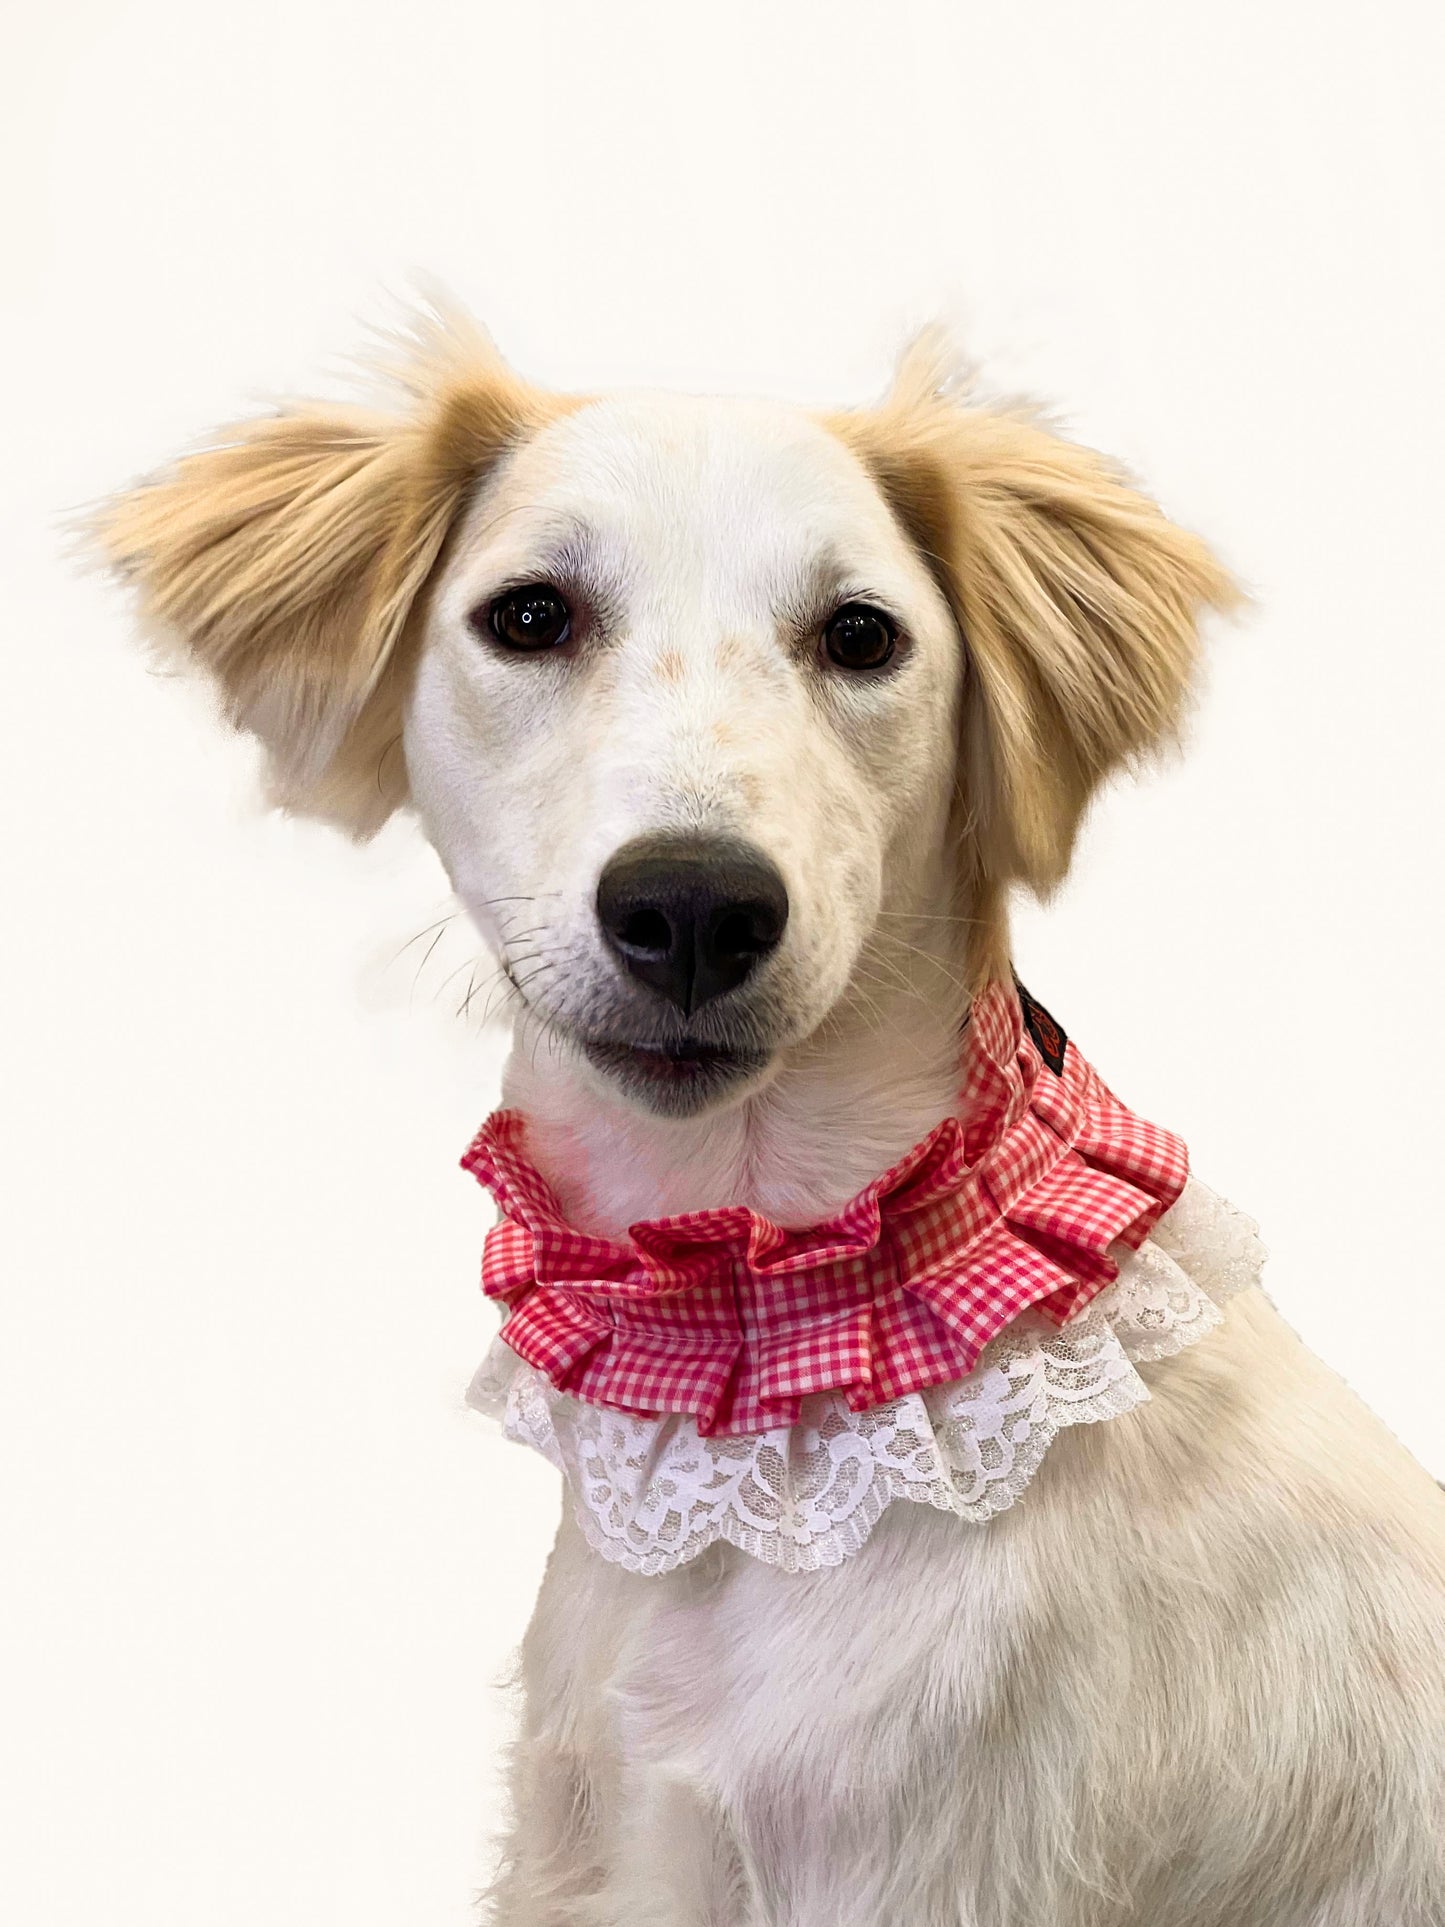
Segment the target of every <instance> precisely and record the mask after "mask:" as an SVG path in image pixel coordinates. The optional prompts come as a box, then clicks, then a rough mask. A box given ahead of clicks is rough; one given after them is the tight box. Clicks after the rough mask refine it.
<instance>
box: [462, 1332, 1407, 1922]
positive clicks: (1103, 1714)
mask: <svg viewBox="0 0 1445 1927" xmlns="http://www.w3.org/2000/svg"><path fill="white" fill-rule="evenodd" d="M1146 1372H1147V1375H1148V1376H1149V1377H1150V1380H1151V1387H1152V1391H1153V1394H1154V1396H1153V1402H1152V1403H1151V1404H1150V1405H1148V1406H1146V1407H1144V1408H1142V1410H1140V1411H1139V1412H1137V1413H1134V1414H1132V1415H1130V1416H1129V1417H1127V1418H1125V1419H1122V1420H1118V1421H1115V1422H1112V1423H1110V1424H1108V1425H1105V1426H1100V1427H1094V1428H1090V1427H1081V1428H1079V1429H1078V1430H1077V1431H1074V1432H1072V1433H1070V1434H1068V1435H1067V1436H1066V1437H1064V1438H1063V1439H1061V1440H1060V1441H1058V1443H1057V1444H1056V1447H1055V1450H1054V1453H1053V1455H1052V1456H1051V1458H1050V1461H1049V1463H1048V1464H1047V1466H1046V1467H1045V1469H1044V1473H1043V1475H1041V1477H1040V1478H1039V1480H1038V1482H1037V1485H1036V1487H1035V1489H1034V1490H1033V1491H1031V1492H1030V1494H1029V1495H1028V1497H1027V1500H1026V1501H1025V1502H1024V1503H1022V1504H1020V1505H1018V1506H1016V1507H1014V1508H1013V1509H1012V1510H1010V1511H1009V1512H1007V1513H1005V1514H1003V1515H1001V1516H1000V1517H999V1518H997V1519H995V1520H993V1521H992V1522H991V1523H990V1524H989V1525H988V1526H987V1527H984V1528H977V1527H971V1526H969V1525H967V1524H962V1523H960V1522H959V1521H957V1520H954V1519H952V1518H949V1517H946V1516H939V1515H936V1514H934V1513H933V1512H931V1511H930V1509H929V1508H927V1507H922V1506H900V1507H895V1508H893V1509H892V1510H891V1511H890V1513H889V1514H887V1515H886V1516H885V1517H884V1518H883V1519H882V1520H881V1521H880V1522H879V1525H878V1527H877V1528H876V1530H875V1532H874V1534H873V1537H872V1538H871V1540H870V1541H869V1542H868V1544H867V1545H866V1546H865V1547H864V1548H863V1549H862V1550H861V1551H860V1552H859V1553H858V1554H857V1555H856V1556H855V1557H854V1558H853V1559H851V1560H848V1561H846V1562H845V1563H844V1564H843V1565H842V1566H840V1567H837V1568H835V1569H831V1570H825V1571H822V1572H819V1573H816V1574H812V1575H807V1576H803V1575H785V1574H780V1573H778V1572H776V1571H775V1570H773V1569H771V1568H768V1567H764V1566H762V1565H760V1564H759V1563H757V1562H756V1561H754V1560H752V1559H749V1558H748V1557H746V1556H745V1555H742V1554H738V1553H735V1552H733V1551H732V1550H731V1549H729V1548H715V1549H714V1551H713V1552H712V1553H711V1554H710V1555H708V1556H706V1557H705V1558H703V1559H701V1560H699V1561H698V1562H696V1564H694V1565H693V1566H691V1567H686V1568H683V1569H682V1570H681V1571H679V1572H677V1573H675V1574H672V1575H670V1576H668V1577H665V1578H644V1577H639V1576H636V1575H632V1574H628V1573H626V1572H622V1571H620V1570H618V1569H617V1568H615V1567H611V1566H608V1565H606V1564H605V1563H604V1562H603V1561H602V1560H601V1559H599V1558H598V1557H597V1556H596V1555H595V1554H594V1553H592V1552H591V1551H589V1550H588V1549H587V1547H586V1546H585V1545H584V1544H583V1542H582V1540H581V1536H580V1534H579V1533H578V1532H577V1531H576V1529H575V1527H572V1526H571V1525H569V1524H564V1526H563V1529H562V1533H561V1536H560V1538H559V1541H558V1544H557V1547H556V1550H555V1552H554V1554H553V1557H552V1561H551V1564H550V1566H549V1570H548V1574H547V1578H546V1582H545V1584H544V1587H543V1592H542V1596H541V1600H540V1602H539V1606H538V1611H537V1615H536V1619H535V1622H534V1624H533V1627H532V1629H531V1631H530V1632H529V1634H528V1637H527V1641H526V1646H525V1650H524V1657H523V1674H524V1682H525V1686H526V1690H527V1714H526V1727H525V1733H524V1737H523V1740H522V1742H521V1745H520V1748H519V1753H518V1759H517V1766H516V1787H515V1792H516V1797H517V1799H518V1802H519V1805H520V1807H521V1810H522V1812H523V1813H524V1815H525V1816H526V1818H525V1824H524V1826H523V1829H522V1830H521V1832H520V1833H519V1835H518V1836H517V1838H516V1839H515V1840H514V1842H513V1846H512V1859H511V1862H510V1865H509V1868H508V1869H507V1871H506V1872H504V1874H503V1876H502V1880H501V1883H500V1885H499V1888H498V1890H497V1895H496V1904H497V1913H496V1918H497V1920H498V1921H500V1922H510V1921H516V1922H522V1921H527V1922H532V1921H537V1922H544V1921H556V1922H559V1923H560V1922H563V1921H570V1920H577V1921H582V1920H587V1921H595V1922H602V1921H607V1922H614V1921H615V1922H617V1923H621V1922H624V1921H626V1922H628V1923H633V1922H655V1923H658V1927H661V1923H663V1922H667V1923H670V1927H693V1923H696V1924H697V1927H702V1924H703V1923H719V1924H720V1923H723V1922H737V1923H749V1924H752V1923H756V1924H757V1927H762V1923H775V1922H776V1923H783V1922H787V1923H789V1924H790V1927H825V1924H826V1927H881V1924H882V1923H885V1922H889V1923H891V1922H900V1923H901V1922H907V1923H909V1927H965V1924H967V1927H1004V1924H1005V1923H1007V1927H1123V1924H1124V1923H1126V1922H1139V1921H1146V1920H1147V1921H1148V1922H1149V1923H1150V1927H1176V1923H1177V1927H1185V1923H1188V1927H1210V1924H1211V1923H1218V1927H1225V1924H1226V1923H1229V1927H1240V1923H1258V1927H1265V1923H1269V1927H1347V1924H1348V1927H1364V1923H1366V1922H1373V1921H1380V1922H1383V1921H1385V1920H1389V1921H1390V1922H1391V1923H1392V1924H1393V1927H1406V1923H1407V1922H1408V1923H1410V1927H1426V1923H1427V1921H1430V1920H1433V1919H1435V1918H1437V1916H1436V1915H1434V1914H1431V1913H1428V1912H1425V1911H1421V1908H1422V1907H1424V1906H1426V1905H1428V1906H1433V1905H1434V1904H1435V1899H1434V1898H1433V1897H1438V1896H1439V1895H1442V1894H1445V1849H1442V1848H1441V1847H1440V1846H1439V1845H1438V1844H1437V1845H1435V1846H1429V1847H1427V1846H1425V1844H1424V1843H1425V1842H1426V1841H1427V1840H1429V1839H1430V1838H1431V1833H1430V1817H1429V1816H1430V1815H1431V1813H1432V1812H1437V1811H1438V1810H1439V1809H1438V1802H1439V1801H1440V1799H1441V1796H1442V1777H1445V1764H1442V1759H1441V1749H1440V1743H1439V1731H1438V1727H1437V1726H1436V1725H1435V1724H1434V1723H1435V1722H1438V1720H1439V1717H1440V1708H1439V1706H1438V1704H1435V1703H1433V1702H1432V1701H1431V1700H1430V1698H1429V1696H1428V1695H1427V1696H1426V1697H1425V1698H1424V1700H1423V1701H1422V1699H1421V1696H1420V1695H1419V1694H1418V1693H1417V1692H1416V1691H1414V1690H1412V1687H1411V1684H1410V1682H1409V1681H1407V1680H1405V1679H1402V1678H1401V1677H1400V1675H1399V1673H1398V1671H1397V1670H1396V1669H1395V1668H1394V1667H1393V1666H1392V1664H1391V1662H1390V1661H1389V1659H1388V1657H1387V1655H1388V1653H1389V1652H1390V1651H1391V1650H1395V1651H1398V1650H1401V1642H1404V1643H1405V1647H1406V1649H1413V1650H1419V1651H1425V1650H1430V1649H1438V1646H1439V1644H1440V1633H1439V1628H1438V1625H1436V1624H1435V1623H1434V1621H1435V1618H1436V1613H1435V1608H1434V1606H1433V1605H1432V1603H1431V1601H1432V1587H1436V1586H1438V1585H1440V1584H1441V1582H1442V1579H1445V1574H1441V1573H1439V1572H1436V1571H1433V1570H1432V1568H1431V1564H1430V1560H1429V1558H1428V1556H1426V1555H1423V1554H1421V1553H1419V1552H1418V1551H1417V1550H1416V1549H1415V1547H1414V1545H1413V1544H1412V1537H1411V1533H1410V1530H1409V1525H1408V1519H1409V1513H1410V1510H1411V1508H1412V1507H1416V1506H1418V1505H1419V1504H1420V1502H1421V1497H1422V1495H1421V1493H1420V1492H1419V1491H1418V1490H1416V1489H1415V1487H1414V1483H1413V1479H1414V1478H1415V1477H1418V1478H1420V1479H1421V1480H1422V1482H1423V1475H1419V1474H1417V1473H1416V1471H1415V1468H1413V1467H1412V1466H1410V1465H1409V1464H1408V1462H1405V1461H1403V1460H1401V1459H1400V1457H1399V1455H1398V1454H1397V1453H1396V1452H1394V1451H1393V1449H1387V1448H1389V1441H1388V1440H1387V1439H1385V1437H1384V1435H1383V1433H1382V1431H1381V1428H1379V1427H1378V1425H1377V1424H1376V1422H1375V1421H1374V1420H1373V1419H1372V1418H1371V1417H1370V1415H1369V1414H1368V1413H1366V1412H1365V1411H1364V1410H1363V1408H1362V1407H1360V1406H1359V1405H1358V1404H1357V1402H1356V1401H1355V1400H1354V1399H1353V1397H1352V1396H1351V1394H1350V1393H1349V1392H1348V1391H1347V1390H1346V1389H1345V1388H1344V1386H1343V1385H1341V1384H1340V1382H1339V1381H1338V1380H1337V1379H1335V1378H1334V1376H1333V1375H1332V1374H1331V1373H1329V1372H1328V1371H1326V1370H1325V1368H1324V1367H1322V1366H1321V1365H1319V1364H1318V1362H1317V1361H1315V1360H1314V1359H1313V1358H1311V1357H1310V1356H1309V1355H1308V1354H1307V1353H1306V1352H1305V1351H1304V1350H1303V1348H1302V1347H1301V1346H1300V1345H1299V1344H1298V1341H1297V1340H1295V1338H1294V1337H1293V1335H1292V1334H1291V1333H1290V1332H1289V1331H1288V1330H1287V1329H1286V1328H1285V1327H1284V1326H1283V1325H1282V1323H1281V1322H1280V1321H1279V1319H1278V1318H1277V1317H1276V1315H1275V1314H1274V1312H1273V1310H1272V1308H1271V1307H1270V1306H1269V1305H1268V1303H1267V1302H1266V1301H1264V1300H1263V1299H1262V1298H1260V1297H1259V1295H1258V1294H1250V1296H1249V1297H1248V1299H1247V1300H1242V1301H1240V1302H1239V1304H1238V1305H1236V1306H1235V1307H1234V1308H1233V1309H1232V1311H1231V1314H1230V1319H1229V1321H1228V1325H1227V1328H1226V1329H1225V1330H1224V1331H1223V1332H1221V1333H1219V1334H1216V1335H1215V1337H1214V1339H1213V1340H1211V1341H1210V1342H1209V1343H1208V1344H1205V1345H1202V1346H1200V1347H1198V1348H1196V1349H1195V1350H1193V1351H1190V1352H1188V1353H1185V1354H1184V1355H1182V1356H1181V1357H1179V1358H1176V1359H1173V1360H1170V1361H1167V1362H1165V1363H1163V1364H1160V1365H1157V1366H1154V1367H1150V1368H1146ZM1206 1416H1207V1417H1208V1419H1209V1425H1210V1430H1209V1433H1208V1437H1209V1445H1208V1447H1207V1449H1205V1448H1203V1447H1202V1446H1201V1439H1203V1438H1204V1437H1205V1436H1206V1434H1205V1431H1204V1428H1203V1423H1202V1421H1203V1420H1204V1418H1205V1417H1206ZM1322 1422H1327V1423H1328V1424H1329V1426H1330V1427H1331V1429H1332V1431H1333V1433H1334V1436H1335V1437H1336V1439H1337V1440H1338V1441H1339V1448H1338V1449H1339V1451H1340V1452H1341V1453H1342V1454H1343V1455H1344V1456H1345V1458H1346V1459H1347V1460H1348V1461H1349V1464H1350V1470H1349V1471H1348V1472H1347V1473H1346V1474H1345V1475H1344V1476H1343V1477H1342V1476H1341V1474H1340V1471H1339V1469H1338V1464H1337V1465H1336V1467H1335V1468H1332V1469H1330V1470H1328V1471H1324V1470H1321V1469H1320V1467H1319V1465H1318V1455H1317V1448H1316V1445H1315V1439H1316V1435H1317V1431H1318V1427H1319V1425H1320V1424H1321V1423H1322ZM1412 1475H1413V1476H1412ZM1326 1521H1328V1527H1329V1529H1328V1530H1327V1531H1325V1530H1322V1529H1321V1527H1322V1524H1324V1523H1325V1522H1326ZM1382 1599H1384V1600H1387V1601H1388V1602H1389V1606H1388V1612H1389V1618H1390V1623H1389V1624H1388V1625H1383V1624H1381V1603H1380V1602H1381V1600H1382ZM1370 1629H1374V1631H1375V1634H1376V1637H1375V1638H1373V1639H1371V1638H1369V1637H1365V1636H1362V1635H1364V1634H1366V1633H1367V1632H1368V1631H1369V1630H1370ZM1322 1673H1323V1674H1325V1675H1327V1676H1328V1678H1329V1680H1330V1682H1331V1689H1330V1691H1329V1692H1327V1693H1322V1692H1321V1691H1320V1680H1321V1676H1322ZM1346 1707H1348V1708H1349V1709H1351V1710H1350V1715H1349V1717H1350V1720H1351V1721H1352V1722H1354V1723H1355V1724H1354V1726H1353V1731H1352V1732H1351V1733H1350V1735H1349V1737H1348V1742H1346V1740H1345V1736H1344V1734H1343V1733H1342V1731H1341V1721H1342V1719H1343V1709H1344V1708H1346ZM1382 1789H1383V1795H1382V1791H1381V1790H1382ZM1435 1837H1436V1838H1437V1839H1438V1834H1437V1835H1436V1836H1435ZM1426 1862H1428V1863H1429V1864H1428V1865H1427V1864H1424V1863H1426ZM558 1881H560V1882H562V1883H563V1885H564V1887H565V1889H566V1890H567V1891H568V1892H569V1893H570V1894H571V1896H572V1898H571V1899H569V1900H568V1901H567V1902H566V1906H565V1907H559V1908H558V1910H556V1911H553V1912H548V1911H545V1910H544V1909H543V1906H542V1896H543V1895H544V1894H546V1893H548V1892H550V1891H553V1890H554V1883H556V1882H558ZM1412 1893H1414V1894H1417V1895H1418V1896H1419V1897H1420V1898H1419V1903H1418V1905H1417V1904H1416V1903H1415V1902H1413V1901H1411V1900H1410V1898H1409V1896H1410V1895H1411V1894H1412ZM1412 1907H1413V1908H1414V1910H1413V1911H1412V1910H1411V1909H1412ZM574 1909H575V1910H574ZM1352 1909H1353V1911H1351V1910H1352Z"/></svg>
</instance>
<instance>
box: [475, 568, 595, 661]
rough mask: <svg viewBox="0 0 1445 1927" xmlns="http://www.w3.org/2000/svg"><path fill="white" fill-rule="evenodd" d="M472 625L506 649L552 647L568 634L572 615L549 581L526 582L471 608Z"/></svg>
mask: <svg viewBox="0 0 1445 1927" xmlns="http://www.w3.org/2000/svg"><path fill="white" fill-rule="evenodd" d="M472 627H473V628H474V629H477V630H486V631H488V632H489V633H490V634H492V635H493V636H495V637H496V639H497V641H498V642H500V643H501V644H502V645H503V647H504V648H507V649H555V648H556V647H557V645H558V644H559V643H562V642H565V641H566V640H567V637H568V635H569V634H570V633H571V629H572V616H571V611H570V610H569V609H568V607H567V604H566V603H565V602H564V601H563V600H562V597H561V596H560V595H559V594H558V593H557V591H556V590H555V589H554V588H553V587H552V585H551V583H550V582H529V583H528V584H527V586H526V588H525V589H509V590H508V591H507V593H506V594H505V595H499V596H498V597H497V599H496V601H495V602H493V603H491V604H490V605H489V606H488V607H486V608H484V609H475V610H473V612H472Z"/></svg>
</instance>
